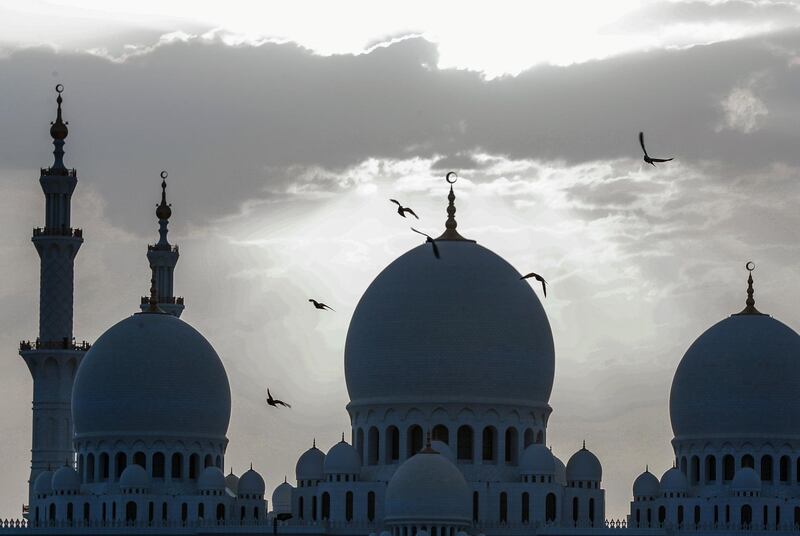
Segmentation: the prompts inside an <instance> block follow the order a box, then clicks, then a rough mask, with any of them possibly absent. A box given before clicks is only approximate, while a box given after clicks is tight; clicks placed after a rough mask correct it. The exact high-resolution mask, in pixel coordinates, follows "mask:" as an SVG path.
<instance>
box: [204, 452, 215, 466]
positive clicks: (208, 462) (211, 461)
mask: <svg viewBox="0 0 800 536" xmlns="http://www.w3.org/2000/svg"><path fill="white" fill-rule="evenodd" d="M212 465H214V457H213V456H212V455H211V454H206V457H205V458H204V459H203V469H205V468H206V467H211V466H212Z"/></svg>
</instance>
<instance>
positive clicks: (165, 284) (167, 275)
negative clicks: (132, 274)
mask: <svg viewBox="0 0 800 536" xmlns="http://www.w3.org/2000/svg"><path fill="white" fill-rule="evenodd" d="M170 207H172V205H170V204H169V203H167V172H166V171H162V172H161V203H160V204H158V205H156V217H157V218H158V235H159V239H158V242H157V243H156V244H155V245H152V246H147V260H148V261H150V270H151V271H152V279H153V280H155V288H156V295H157V296H158V308H159V309H161V310H162V311H164V312H165V313H169V314H171V315H174V316H177V317H178V318H180V316H181V313H182V312H183V298H181V297H178V298H176V297H175V291H174V290H173V287H172V280H173V277H174V274H175V265H176V264H178V256H179V254H178V246H173V245H172V244H170V243H169V241H168V240H167V233H168V232H169V230H168V229H167V225H168V224H169V218H170V216H172V208H170ZM149 307H150V298H149V297H147V296H142V302H141V308H142V311H146V310H148V309H149Z"/></svg>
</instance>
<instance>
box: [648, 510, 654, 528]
mask: <svg viewBox="0 0 800 536" xmlns="http://www.w3.org/2000/svg"><path fill="white" fill-rule="evenodd" d="M652 524H653V510H652V509H650V508H648V509H647V527H648V528H649V527H650V525H652Z"/></svg>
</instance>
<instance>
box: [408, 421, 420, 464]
mask: <svg viewBox="0 0 800 536" xmlns="http://www.w3.org/2000/svg"><path fill="white" fill-rule="evenodd" d="M407 433H408V445H407V447H406V453H407V454H406V456H407V457H409V458H410V457H411V456H413V455H414V454H416V453H417V452H419V451H421V450H422V427H421V426H419V425H416V424H415V425H413V426H411V427H410V428H409V429H408V432H407Z"/></svg>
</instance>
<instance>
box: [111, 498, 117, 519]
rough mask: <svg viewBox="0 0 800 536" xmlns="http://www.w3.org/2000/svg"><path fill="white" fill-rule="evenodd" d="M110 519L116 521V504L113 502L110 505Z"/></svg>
mask: <svg viewBox="0 0 800 536" xmlns="http://www.w3.org/2000/svg"><path fill="white" fill-rule="evenodd" d="M111 519H113V520H114V521H116V520H117V503H115V502H112V503H111Z"/></svg>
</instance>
